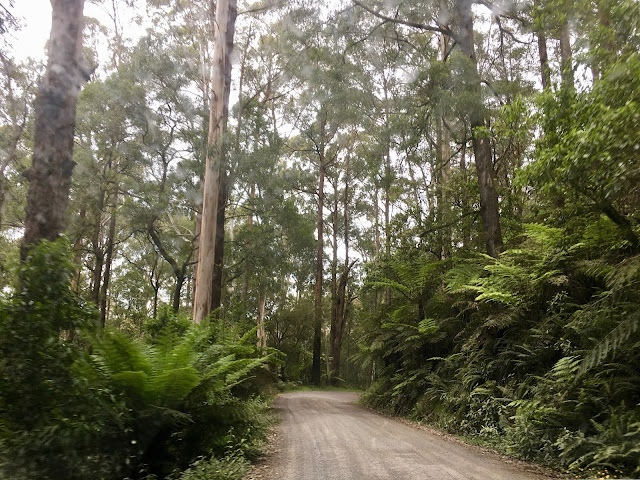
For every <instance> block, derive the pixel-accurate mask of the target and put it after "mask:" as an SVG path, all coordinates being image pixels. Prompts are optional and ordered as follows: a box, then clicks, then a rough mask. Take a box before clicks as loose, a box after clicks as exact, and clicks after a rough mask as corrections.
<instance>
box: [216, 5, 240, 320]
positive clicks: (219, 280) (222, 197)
mask: <svg viewBox="0 0 640 480" xmlns="http://www.w3.org/2000/svg"><path fill="white" fill-rule="evenodd" d="M236 1H237V0H232V1H230V2H229V18H228V19H227V32H226V36H225V41H226V43H227V46H226V49H225V61H224V66H225V71H224V81H225V86H224V112H223V117H222V121H223V125H224V126H223V130H224V131H226V130H227V120H228V118H229V96H230V92H231V67H232V64H233V63H232V59H231V53H232V51H233V39H234V36H235V31H236V16H237V6H236ZM223 141H224V138H223ZM221 159H222V162H221V170H220V189H219V197H218V216H217V218H216V240H215V257H214V263H213V279H212V285H211V307H210V311H215V310H217V309H219V308H220V306H221V305H222V290H223V289H222V287H223V285H224V236H225V231H224V228H225V223H226V210H227V196H228V187H227V184H228V182H229V173H228V162H227V151H226V148H223V151H222V156H221Z"/></svg>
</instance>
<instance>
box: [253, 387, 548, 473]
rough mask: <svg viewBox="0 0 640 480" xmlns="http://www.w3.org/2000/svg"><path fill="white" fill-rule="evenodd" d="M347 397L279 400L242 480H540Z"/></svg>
mask: <svg viewBox="0 0 640 480" xmlns="http://www.w3.org/2000/svg"><path fill="white" fill-rule="evenodd" d="M357 399H358V395H357V394H355V393H348V392H295V393H288V394H284V395H282V396H280V398H278V400H277V401H276V404H275V406H276V409H277V411H278V413H279V414H280V417H281V421H282V422H281V424H280V425H279V426H278V429H277V434H276V438H275V439H274V446H273V451H272V453H271V454H270V455H268V456H267V457H266V459H265V461H264V462H263V463H262V465H259V466H258V467H257V468H256V469H254V471H253V472H252V473H251V474H250V475H249V476H248V477H247V478H248V479H256V480H257V479H271V480H276V479H278V480H373V479H380V480H383V479H384V480H387V479H390V480H405V479H406V480H431V479H433V480H542V479H548V478H553V477H548V476H545V475H544V474H543V473H540V472H541V471H537V472H536V471H534V469H533V468H531V467H527V465H526V464H522V463H520V462H513V461H507V460H506V459H505V458H503V457H501V456H499V455H497V454H494V453H492V452H488V451H485V450H482V449H480V448H477V447H473V446H467V445H464V444H462V443H461V442H459V441H457V440H455V439H452V438H448V437H446V436H442V435H437V434H433V433H430V432H428V431H423V430H422V429H420V428H416V427H413V426H411V425H407V424H405V423H403V422H401V421H398V420H394V419H389V418H386V417H384V416H381V415H377V414H375V413H373V412H370V411H369V410H366V409H364V408H362V407H360V406H357V405H354V403H353V402H355V401H357Z"/></svg>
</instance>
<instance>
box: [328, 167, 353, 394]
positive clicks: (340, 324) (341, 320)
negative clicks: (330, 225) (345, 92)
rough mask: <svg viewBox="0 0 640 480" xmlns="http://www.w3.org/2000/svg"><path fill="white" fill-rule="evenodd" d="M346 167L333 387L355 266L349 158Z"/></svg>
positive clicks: (332, 338) (331, 371) (331, 376)
mask: <svg viewBox="0 0 640 480" xmlns="http://www.w3.org/2000/svg"><path fill="white" fill-rule="evenodd" d="M345 162H346V165H345V182H344V197H343V202H344V210H343V222H344V225H343V226H344V245H345V257H344V268H343V270H342V274H341V275H340V281H339V282H338V287H337V291H336V301H335V307H334V308H335V315H334V317H333V319H332V320H333V321H332V322H331V331H330V342H331V350H330V357H331V365H330V369H329V382H330V383H331V384H332V385H336V384H337V383H338V379H339V378H340V357H341V355H342V338H343V335H344V326H345V324H346V321H347V308H346V305H347V282H348V280H349V272H350V271H351V267H352V266H353V264H349V156H347V158H346V161H345Z"/></svg>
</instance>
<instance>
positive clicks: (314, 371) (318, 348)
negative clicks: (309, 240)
mask: <svg viewBox="0 0 640 480" xmlns="http://www.w3.org/2000/svg"><path fill="white" fill-rule="evenodd" d="M321 131H322V132H324V128H323V129H322V130H321ZM324 155H325V152H324V145H323V146H322V150H321V151H319V152H318V160H319V164H318V212H317V215H316V228H317V232H318V245H317V249H316V278H315V282H316V283H315V292H314V322H313V360H312V363H311V383H313V384H314V385H320V379H321V375H322V373H321V368H322V366H321V358H320V357H321V356H322V273H323V270H322V257H323V252H324V215H323V212H324V175H325V171H324V169H325V157H324Z"/></svg>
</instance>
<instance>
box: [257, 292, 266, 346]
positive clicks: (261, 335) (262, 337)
mask: <svg viewBox="0 0 640 480" xmlns="http://www.w3.org/2000/svg"><path fill="white" fill-rule="evenodd" d="M266 302H267V293H266V291H264V290H263V289H262V288H261V289H260V294H259V295H258V320H257V324H258V333H257V335H258V341H257V343H256V345H257V346H258V350H259V351H260V353H261V354H262V355H266V354H267V350H266V348H267V332H266V330H265V328H264V307H265V303H266Z"/></svg>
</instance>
